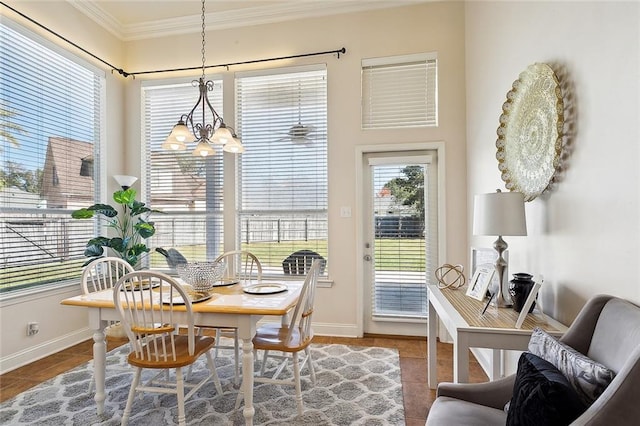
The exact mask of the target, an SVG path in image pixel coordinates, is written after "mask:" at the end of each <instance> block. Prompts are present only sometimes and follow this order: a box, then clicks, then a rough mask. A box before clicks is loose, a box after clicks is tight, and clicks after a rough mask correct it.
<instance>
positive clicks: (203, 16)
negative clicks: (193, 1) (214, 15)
mask: <svg viewBox="0 0 640 426" xmlns="http://www.w3.org/2000/svg"><path fill="white" fill-rule="evenodd" d="M204 1H205V0H202V51H201V52H202V79H203V80H204V70H205V62H206V58H205V51H204V45H205V40H204V23H205V14H204Z"/></svg>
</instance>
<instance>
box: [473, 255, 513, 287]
mask: <svg viewBox="0 0 640 426" xmlns="http://www.w3.org/2000/svg"><path fill="white" fill-rule="evenodd" d="M502 257H503V258H504V260H506V262H507V266H506V267H505V268H504V276H505V277H508V276H509V250H508V249H507V250H505V251H504V252H503V253H502ZM497 258H498V252H497V251H496V250H495V249H494V248H492V247H471V256H470V259H471V268H470V269H469V271H471V273H470V276H473V274H475V272H476V269H478V266H479V265H484V264H487V263H490V264H491V265H495V262H496V259H497ZM498 280H499V278H498V274H494V275H493V278H492V280H491V283H490V284H489V288H488V290H489V293H491V294H495V293H496V290H497V289H498ZM506 281H508V279H506ZM503 291H505V289H504V288H503Z"/></svg>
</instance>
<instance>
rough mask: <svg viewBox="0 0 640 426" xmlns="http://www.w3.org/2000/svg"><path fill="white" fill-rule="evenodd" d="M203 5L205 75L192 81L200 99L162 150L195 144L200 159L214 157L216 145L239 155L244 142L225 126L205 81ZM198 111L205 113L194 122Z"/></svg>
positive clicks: (208, 82) (185, 115) (195, 150)
mask: <svg viewBox="0 0 640 426" xmlns="http://www.w3.org/2000/svg"><path fill="white" fill-rule="evenodd" d="M204 2H205V0H202V76H201V77H200V79H199V80H194V81H193V84H194V85H195V84H197V85H198V89H199V92H200V97H199V98H198V101H197V102H196V104H195V105H194V106H193V108H192V109H191V111H189V113H187V114H183V115H182V116H180V120H178V123H177V124H176V125H175V126H173V129H172V130H171V133H170V134H169V136H168V137H167V139H166V140H165V141H164V143H163V144H162V148H163V149H169V150H173V151H183V150H185V149H186V148H187V144H189V143H193V142H195V143H196V147H195V149H194V150H193V155H196V156H199V157H208V156H210V155H213V154H215V152H216V151H215V149H214V146H215V145H217V146H220V147H222V149H223V150H224V151H227V152H232V153H235V154H240V153H243V152H244V147H243V146H242V142H241V141H240V139H239V138H238V136H237V135H236V132H235V131H234V130H233V128H231V127H229V126H227V125H226V124H225V122H224V120H223V118H222V117H221V116H220V114H218V113H217V112H216V110H215V109H214V108H213V106H212V105H211V102H209V97H208V96H207V94H208V92H210V91H212V90H213V81H211V80H206V81H205V75H204V74H205V62H206V59H205V49H204V46H205V31H204V29H205V13H204ZM199 112H202V114H201V115H202V121H201V122H198V121H197V118H196V119H195V122H194V114H196V115H199V114H198V113H199ZM207 119H208V120H209V122H207Z"/></svg>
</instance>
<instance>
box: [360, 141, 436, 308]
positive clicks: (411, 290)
mask: <svg viewBox="0 0 640 426" xmlns="http://www.w3.org/2000/svg"><path fill="white" fill-rule="evenodd" d="M370 167H371V170H372V178H373V191H374V193H373V194H372V195H373V197H372V198H373V214H374V223H375V239H374V247H373V249H374V253H375V256H374V259H375V265H373V268H374V270H373V272H374V274H373V275H374V279H373V291H372V292H371V295H372V297H373V300H372V314H373V317H374V318H376V317H377V318H385V317H386V318H389V317H393V318H420V319H422V318H426V316H427V287H426V286H427V284H429V283H430V282H431V280H432V277H433V271H434V270H435V264H436V262H437V216H436V215H437V197H436V188H437V185H436V179H437V177H436V176H437V174H436V172H437V165H436V163H435V153H434V154H433V155H427V156H416V157H406V158H401V157H395V158H393V159H391V161H389V160H388V159H379V158H372V159H370Z"/></svg>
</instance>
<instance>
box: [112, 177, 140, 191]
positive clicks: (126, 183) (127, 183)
mask: <svg viewBox="0 0 640 426" xmlns="http://www.w3.org/2000/svg"><path fill="white" fill-rule="evenodd" d="M113 178H114V179H115V180H116V182H118V185H120V186H121V187H122V188H123V189H127V188H129V187H131V185H133V184H134V183H136V181H137V180H138V178H137V177H135V176H127V175H113Z"/></svg>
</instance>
